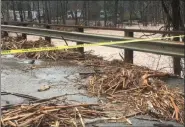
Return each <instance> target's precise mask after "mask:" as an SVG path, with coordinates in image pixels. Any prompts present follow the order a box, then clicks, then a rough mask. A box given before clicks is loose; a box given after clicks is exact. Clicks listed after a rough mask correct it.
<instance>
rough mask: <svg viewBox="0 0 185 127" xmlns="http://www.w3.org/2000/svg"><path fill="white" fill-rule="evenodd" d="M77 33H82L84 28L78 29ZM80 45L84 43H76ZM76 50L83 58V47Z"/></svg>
mask: <svg viewBox="0 0 185 127" xmlns="http://www.w3.org/2000/svg"><path fill="white" fill-rule="evenodd" d="M78 32H81V33H83V32H84V28H78ZM80 44H84V43H82V42H77V45H80ZM78 50H79V52H80V53H81V54H82V56H83V57H85V56H84V47H81V48H78Z"/></svg>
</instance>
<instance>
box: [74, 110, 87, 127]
mask: <svg viewBox="0 0 185 127" xmlns="http://www.w3.org/2000/svg"><path fill="white" fill-rule="evenodd" d="M75 110H76V111H77V113H78V116H79V118H80V121H81V124H82V127H85V124H84V122H83V119H82V116H81V114H80V112H79V110H78V108H77V107H75Z"/></svg>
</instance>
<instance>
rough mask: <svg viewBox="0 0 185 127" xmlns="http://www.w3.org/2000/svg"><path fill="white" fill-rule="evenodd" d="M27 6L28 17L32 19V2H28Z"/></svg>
mask: <svg viewBox="0 0 185 127" xmlns="http://www.w3.org/2000/svg"><path fill="white" fill-rule="evenodd" d="M27 7H28V19H29V20H30V21H32V19H33V18H32V12H31V6H30V2H28V3H27Z"/></svg>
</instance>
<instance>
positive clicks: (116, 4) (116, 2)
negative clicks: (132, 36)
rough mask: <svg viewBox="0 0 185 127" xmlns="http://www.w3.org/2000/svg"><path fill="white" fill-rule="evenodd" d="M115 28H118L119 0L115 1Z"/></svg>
mask: <svg viewBox="0 0 185 127" xmlns="http://www.w3.org/2000/svg"><path fill="white" fill-rule="evenodd" d="M114 9H115V10H114V26H115V27H116V25H117V18H118V17H117V14H118V0H115V3H114Z"/></svg>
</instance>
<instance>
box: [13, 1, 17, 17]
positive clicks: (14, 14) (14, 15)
mask: <svg viewBox="0 0 185 127" xmlns="http://www.w3.org/2000/svg"><path fill="white" fill-rule="evenodd" d="M15 4H16V3H15V2H14V1H13V0H12V8H13V17H14V21H17V15H16V13H15Z"/></svg>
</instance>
